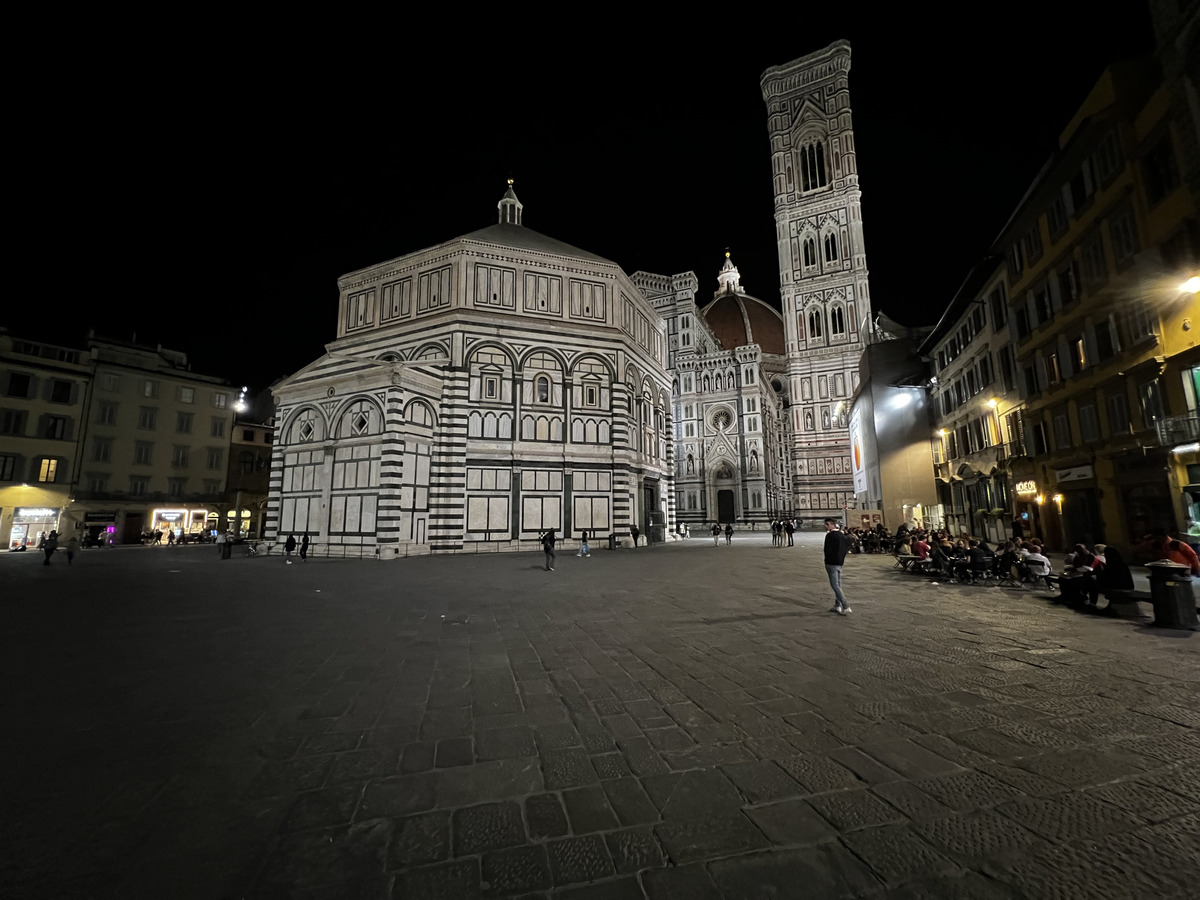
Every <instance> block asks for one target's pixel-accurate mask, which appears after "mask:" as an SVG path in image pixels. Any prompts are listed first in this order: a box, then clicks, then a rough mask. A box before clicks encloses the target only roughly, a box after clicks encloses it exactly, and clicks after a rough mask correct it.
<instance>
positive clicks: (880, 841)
mask: <svg viewBox="0 0 1200 900" xmlns="http://www.w3.org/2000/svg"><path fill="white" fill-rule="evenodd" d="M842 841H843V843H845V844H846V846H848V847H849V848H850V849H851V850H853V851H854V853H855V854H856V855H857V856H858V857H859V858H860V859H862V860H863V861H864V862H866V864H867V865H868V866H870V867H871V869H872V870H873V871H874V872H875V874H876V875H878V876H879V877H880V878H882V879H883V880H884V882H886V883H887V884H888V885H889V886H892V887H894V886H896V885H900V884H904V883H905V882H908V881H912V880H914V879H916V878H918V877H924V878H928V877H930V876H933V875H938V874H942V873H947V872H958V871H960V870H959V867H958V865H957V864H956V863H954V862H952V861H951V860H949V859H947V858H946V857H945V856H943V855H942V854H941V853H939V852H938V851H937V850H935V849H934V848H933V847H932V846H931V845H930V844H928V843H927V842H926V841H924V840H922V839H921V838H920V837H919V836H918V835H917V834H916V833H915V832H913V831H912V829H911V828H909V827H908V826H907V825H885V826H883V827H882V828H867V829H864V830H862V831H855V832H853V833H852V834H847V835H844V836H843V837H842Z"/></svg>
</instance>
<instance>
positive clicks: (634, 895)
mask: <svg viewBox="0 0 1200 900" xmlns="http://www.w3.org/2000/svg"><path fill="white" fill-rule="evenodd" d="M644 896H645V895H644V894H643V893H642V888H641V885H640V884H638V878H637V876H636V875H624V876H621V877H619V878H610V879H608V880H607V881H603V882H601V883H599V884H581V885H574V886H572V887H565V888H560V889H559V890H557V891H555V892H554V900H643V898H644ZM522 900H524V898H522Z"/></svg>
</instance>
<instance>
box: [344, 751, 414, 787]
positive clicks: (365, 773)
mask: <svg viewBox="0 0 1200 900" xmlns="http://www.w3.org/2000/svg"><path fill="white" fill-rule="evenodd" d="M399 758H400V751H399V749H398V748H397V747H371V748H368V749H366V750H355V751H353V752H350V753H339V754H338V755H337V756H336V757H334V761H333V767H332V768H331V769H330V772H329V777H328V778H327V779H326V784H329V785H334V784H342V783H343V782H347V781H368V780H370V779H372V778H380V777H383V776H386V775H392V774H395V772H396V767H397V764H398V762H399Z"/></svg>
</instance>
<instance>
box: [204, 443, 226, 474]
mask: <svg viewBox="0 0 1200 900" xmlns="http://www.w3.org/2000/svg"><path fill="white" fill-rule="evenodd" d="M224 464H225V451H223V450H221V449H219V448H217V447H209V448H208V468H210V469H220V468H221V467H222V466H224Z"/></svg>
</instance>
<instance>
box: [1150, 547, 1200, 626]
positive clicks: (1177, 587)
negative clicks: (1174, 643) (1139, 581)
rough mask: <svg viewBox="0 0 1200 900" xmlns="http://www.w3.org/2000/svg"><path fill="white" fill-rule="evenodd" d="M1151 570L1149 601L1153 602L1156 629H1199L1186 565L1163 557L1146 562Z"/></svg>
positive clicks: (1199, 624) (1194, 600)
mask: <svg viewBox="0 0 1200 900" xmlns="http://www.w3.org/2000/svg"><path fill="white" fill-rule="evenodd" d="M1146 568H1147V569H1149V570H1150V602H1151V603H1152V604H1154V623H1153V624H1154V627H1155V628H1183V629H1187V630H1189V631H1200V621H1197V619H1196V597H1195V595H1193V594H1192V579H1191V576H1190V574H1189V573H1188V568H1187V566H1181V565H1179V564H1178V563H1173V562H1168V561H1166V560H1160V561H1158V562H1152V563H1147V564H1146Z"/></svg>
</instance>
